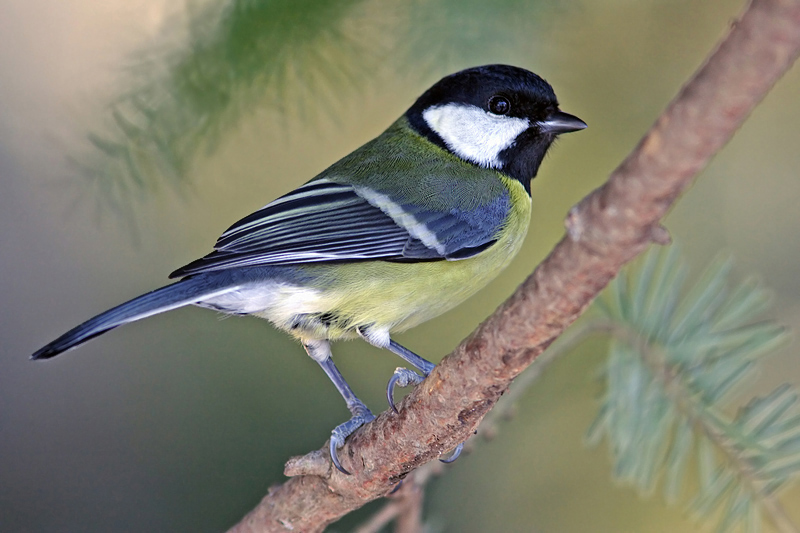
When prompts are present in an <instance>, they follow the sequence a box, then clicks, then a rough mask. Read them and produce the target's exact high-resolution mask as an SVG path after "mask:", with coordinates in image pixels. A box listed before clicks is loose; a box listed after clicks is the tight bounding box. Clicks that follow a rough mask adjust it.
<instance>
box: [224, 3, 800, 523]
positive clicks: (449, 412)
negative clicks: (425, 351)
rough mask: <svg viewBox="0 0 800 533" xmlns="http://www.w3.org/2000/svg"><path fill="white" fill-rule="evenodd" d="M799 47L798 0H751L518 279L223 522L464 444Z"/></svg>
mask: <svg viewBox="0 0 800 533" xmlns="http://www.w3.org/2000/svg"><path fill="white" fill-rule="evenodd" d="M799 52H800V0H753V2H752V3H751V4H750V6H749V7H748V9H747V10H746V12H745V13H744V15H743V16H742V17H741V19H740V20H739V21H738V22H736V23H734V24H733V25H732V28H731V31H730V33H729V34H728V36H727V37H726V38H725V39H724V40H723V42H722V43H721V45H720V46H719V48H718V49H717V50H716V51H715V52H714V53H713V54H712V55H711V56H710V57H709V59H708V60H707V62H706V63H705V64H704V65H703V66H702V67H701V68H700V70H698V72H697V73H696V74H695V76H694V77H693V78H692V79H691V80H690V81H689V83H687V85H686V86H684V88H683V89H682V90H681V92H680V94H679V95H678V96H677V97H676V98H675V100H673V102H672V103H671V104H670V105H669V106H668V108H667V109H666V111H664V113H663V114H662V115H661V116H660V117H659V118H658V120H657V121H656V123H655V124H654V125H653V127H652V128H651V129H650V131H649V132H648V133H647V134H646V135H645V137H644V138H643V139H642V141H641V142H640V143H639V145H638V146H637V147H636V149H635V150H634V151H633V152H632V153H631V154H630V155H629V156H628V158H627V159H626V160H625V161H624V162H623V163H622V164H621V165H620V166H619V167H618V168H617V169H616V170H615V171H614V173H613V174H612V175H611V177H610V178H609V180H608V181H607V182H606V183H605V185H603V186H602V187H601V188H599V189H597V190H595V191H594V192H592V193H591V194H590V195H589V196H587V197H586V198H584V199H583V200H582V201H581V202H580V203H579V204H578V205H577V206H576V207H574V208H573V209H572V210H571V212H570V214H569V216H568V218H567V234H566V235H565V236H564V238H563V239H562V240H561V242H559V243H558V245H557V246H556V248H555V249H554V250H553V251H552V252H551V254H550V255H549V256H548V257H547V259H545V261H544V262H543V263H542V264H541V265H539V267H538V268H537V269H536V270H535V272H534V273H533V274H532V275H531V276H530V277H529V278H528V279H527V280H526V281H525V282H524V283H523V284H522V285H521V286H520V287H519V288H518V289H517V291H516V292H515V293H514V294H513V295H512V296H511V297H510V298H509V299H508V300H507V301H506V302H505V303H504V304H503V305H502V306H501V307H500V308H499V309H497V311H495V313H494V314H493V315H492V316H490V317H489V318H488V319H487V320H486V321H485V322H484V323H483V324H481V325H480V326H479V327H478V329H477V330H476V331H475V332H474V333H473V334H472V335H470V336H469V338H467V339H466V340H465V341H463V342H462V343H461V345H460V346H458V348H456V350H455V351H454V352H453V353H452V354H450V355H449V356H448V357H446V358H445V360H443V361H442V363H441V364H440V365H439V366H437V367H436V369H435V370H434V371H433V373H432V374H431V375H430V376H429V377H428V379H426V380H425V382H424V383H422V384H421V385H419V386H418V387H417V388H416V389H415V390H414V391H413V392H412V393H411V394H410V395H409V396H408V397H406V398H405V400H404V401H403V402H402V403H401V404H400V407H399V409H400V413H399V414H392V413H391V412H385V413H383V414H382V415H381V416H379V417H378V419H377V420H375V421H374V422H372V423H371V424H369V425H367V426H365V427H363V428H362V429H360V430H359V431H358V432H356V433H355V434H354V435H353V436H352V437H351V438H350V439H348V441H347V444H346V445H345V447H344V448H343V449H342V450H341V451H340V452H339V457H340V458H341V460H342V464H343V466H344V467H345V468H347V469H348V470H349V471H350V472H352V473H353V475H350V476H346V475H344V474H342V473H340V472H338V471H337V470H336V469H333V468H331V464H330V460H329V458H328V456H327V452H326V451H324V450H325V448H323V450H321V451H317V452H312V453H311V454H309V455H307V456H305V457H302V458H294V459H292V460H291V461H290V462H289V463H288V464H287V468H286V474H287V475H289V476H293V477H292V478H291V479H289V480H288V481H286V482H285V483H283V484H282V485H278V486H275V487H273V488H272V489H270V491H269V494H267V496H266V497H265V498H264V499H263V500H262V501H261V503H260V504H259V505H258V506H257V507H256V508H255V509H254V510H253V511H251V512H250V513H249V514H248V515H247V516H246V517H245V518H244V519H243V520H242V521H241V522H240V523H239V524H237V525H236V526H234V527H233V528H232V529H231V530H230V531H231V532H236V533H245V532H247V533H255V532H266V531H303V532H307V531H321V530H322V529H324V527H325V526H326V525H328V524H330V523H332V522H334V521H336V520H337V519H339V518H340V517H341V516H343V515H345V514H347V513H348V512H350V511H352V510H354V509H356V508H358V507H360V506H362V505H364V504H365V503H367V502H368V501H371V500H373V499H375V498H379V497H381V496H385V495H386V494H387V493H388V492H390V491H391V490H392V489H393V488H394V486H395V484H396V483H397V482H398V481H399V480H401V479H403V477H405V476H406V475H407V474H408V473H409V472H410V471H412V470H413V469H414V468H416V467H418V466H420V465H421V464H423V463H425V462H427V461H431V460H433V459H435V458H437V457H438V456H439V455H440V454H442V453H444V452H446V451H447V450H450V449H452V448H453V447H455V446H456V445H457V444H458V443H459V442H463V441H464V440H466V438H467V437H469V435H470V434H472V433H473V432H474V431H475V430H476V428H477V427H478V424H479V423H480V421H481V419H482V418H483V417H484V415H485V414H486V413H487V411H488V410H489V409H491V408H492V406H493V405H494V404H495V402H496V401H497V399H498V398H499V397H500V395H501V394H503V392H504V391H505V390H506V389H507V388H508V386H509V384H510V383H511V381H512V380H513V379H514V378H515V377H516V376H517V375H518V374H519V373H520V372H521V371H522V370H524V369H525V368H526V367H527V366H528V365H530V364H531V363H532V362H533V361H534V359H535V358H536V357H537V356H538V355H539V354H540V353H542V351H544V349H545V348H547V346H548V345H549V344H550V343H551V342H553V340H554V339H555V338H556V337H557V336H558V335H559V334H561V332H563V331H564V329H565V328H566V327H567V326H569V325H570V324H571V323H572V322H573V321H574V320H575V319H576V318H577V317H578V316H579V315H580V314H581V313H582V312H583V311H584V310H585V309H586V307H587V306H588V305H589V304H590V303H591V301H592V300H593V299H594V297H595V296H596V295H597V294H598V293H599V292H600V290H601V289H603V287H605V286H606V284H607V283H608V282H609V281H610V280H611V279H612V278H613V277H614V276H615V275H616V274H617V272H619V270H620V268H622V266H623V265H624V264H625V263H627V262H628V261H630V260H631V259H633V258H634V257H635V256H636V255H637V254H639V253H641V252H642V251H643V250H644V249H645V248H646V247H647V246H648V245H649V244H650V243H651V242H658V243H665V242H667V241H668V234H667V232H666V230H664V229H663V228H662V227H661V226H660V225H659V221H660V220H661V218H662V217H663V216H664V215H665V214H666V213H667V210H668V209H669V208H670V206H671V205H672V204H673V202H674V201H675V200H676V198H677V197H678V195H679V194H680V193H681V192H682V191H683V190H684V189H686V187H687V186H689V185H690V184H691V182H692V180H693V179H694V177H695V176H696V175H697V173H698V172H699V171H700V170H701V169H702V168H703V167H704V166H705V165H706V164H707V163H708V161H709V160H710V159H711V157H712V156H713V155H714V154H715V153H716V152H717V151H718V150H719V149H720V148H721V147H722V146H723V145H724V144H725V143H726V142H727V141H728V140H729V139H730V137H731V136H732V135H733V133H734V132H735V131H736V129H737V128H738V127H739V126H740V125H741V123H742V122H743V121H744V120H745V118H746V117H747V115H748V114H749V113H750V112H751V111H752V109H753V108H754V107H755V106H756V105H757V104H758V102H760V101H761V99H762V98H763V97H764V95H766V93H767V92H768V91H769V90H770V89H771V88H772V86H773V85H774V84H775V82H776V81H777V80H778V79H779V78H780V77H781V75H782V74H783V73H784V72H785V71H786V70H787V69H788V68H789V67H790V66H791V65H792V63H793V62H794V60H795V59H796V58H797V55H798V53H799Z"/></svg>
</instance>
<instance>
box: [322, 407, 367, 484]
mask: <svg viewBox="0 0 800 533" xmlns="http://www.w3.org/2000/svg"><path fill="white" fill-rule="evenodd" d="M373 420H375V415H373V414H372V412H371V411H370V410H369V409H367V408H366V406H364V404H360V405H357V406H356V408H355V409H354V414H353V417H352V418H351V419H350V420H348V421H347V422H345V423H343V424H339V425H338V426H336V427H335V428H333V431H332V432H331V444H330V448H329V450H330V454H331V461H332V462H333V466H335V467H336V469H337V470H338V471H339V472H341V473H342V474H345V475H348V476H349V475H350V472H348V471H347V469H345V468H344V467H343V466H342V463H341V462H339V454H338V453H337V450H338V449H339V448H341V447H342V446H344V441H345V439H347V437H349V436H350V435H352V434H353V432H354V431H355V430H357V429H358V428H360V427H361V426H363V425H364V424H366V423H368V422H372V421H373Z"/></svg>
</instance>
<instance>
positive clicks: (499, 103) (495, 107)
mask: <svg viewBox="0 0 800 533" xmlns="http://www.w3.org/2000/svg"><path fill="white" fill-rule="evenodd" d="M489 111H491V112H492V113H494V114H495V115H507V114H509V113H510V112H511V102H509V101H508V98H506V97H505V96H501V95H499V94H496V95H494V96H492V97H491V98H489Z"/></svg>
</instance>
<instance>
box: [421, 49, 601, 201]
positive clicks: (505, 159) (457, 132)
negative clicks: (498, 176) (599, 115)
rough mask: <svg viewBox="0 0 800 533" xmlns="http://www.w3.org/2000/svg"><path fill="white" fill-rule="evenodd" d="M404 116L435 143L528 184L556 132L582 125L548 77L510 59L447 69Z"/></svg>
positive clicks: (466, 158)
mask: <svg viewBox="0 0 800 533" xmlns="http://www.w3.org/2000/svg"><path fill="white" fill-rule="evenodd" d="M406 116H407V118H408V120H409V123H410V124H411V127H412V128H413V129H414V130H415V131H416V132H417V133H419V134H420V135H422V136H424V137H426V138H427V139H428V140H430V141H431V142H433V143H434V144H436V145H438V146H440V147H442V148H444V149H445V150H448V151H449V152H451V153H453V154H454V155H456V156H457V157H459V158H461V159H463V160H465V161H467V162H469V163H472V164H475V165H478V166H480V167H484V168H493V169H496V170H498V171H500V172H502V173H504V174H506V175H508V176H511V177H513V178H515V179H518V180H519V181H521V182H522V184H523V185H524V186H525V188H526V189H527V188H528V187H529V184H530V180H531V179H533V177H535V176H536V172H537V171H538V169H539V165H540V164H541V162H542V159H543V158H544V155H545V153H546V152H547V149H548V148H549V147H550V145H551V144H552V143H553V141H554V140H555V138H556V136H558V135H559V134H561V133H568V132H571V131H578V130H582V129H583V128H585V127H586V123H585V122H583V121H582V120H581V119H579V118H578V117H575V116H573V115H570V114H567V113H564V112H562V111H560V110H559V109H558V100H557V99H556V95H555V93H554V92H553V88H552V87H550V84H549V83H547V82H546V81H545V80H543V79H542V78H540V77H539V76H537V75H536V74H534V73H533V72H530V71H528V70H525V69H522V68H518V67H512V66H508V65H486V66H482V67H475V68H470V69H466V70H462V71H460V72H456V73H455V74H451V75H450V76H447V77H446V78H443V79H442V80H440V81H439V82H438V83H436V84H435V85H434V86H433V87H431V88H430V89H428V90H427V91H426V92H425V93H424V94H423V95H422V96H420V97H419V99H417V101H416V102H415V103H414V105H413V106H411V108H410V109H409V110H408V112H407V113H406Z"/></svg>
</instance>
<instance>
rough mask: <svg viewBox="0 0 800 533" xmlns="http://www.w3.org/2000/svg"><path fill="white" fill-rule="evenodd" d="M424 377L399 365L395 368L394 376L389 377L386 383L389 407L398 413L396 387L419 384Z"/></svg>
mask: <svg viewBox="0 0 800 533" xmlns="http://www.w3.org/2000/svg"><path fill="white" fill-rule="evenodd" d="M424 379H425V378H424V377H422V376H420V375H419V374H417V373H416V372H414V371H412V370H409V369H407V368H402V367H397V368H396V369H395V370H394V374H392V377H391V378H390V379H389V383H388V384H387V385H386V399H387V400H389V407H391V408H392V411H394V412H395V413H398V411H397V407H396V406H395V404H394V388H395V387H408V386H409V385H419V384H420V383H422V382H423V380H424Z"/></svg>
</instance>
